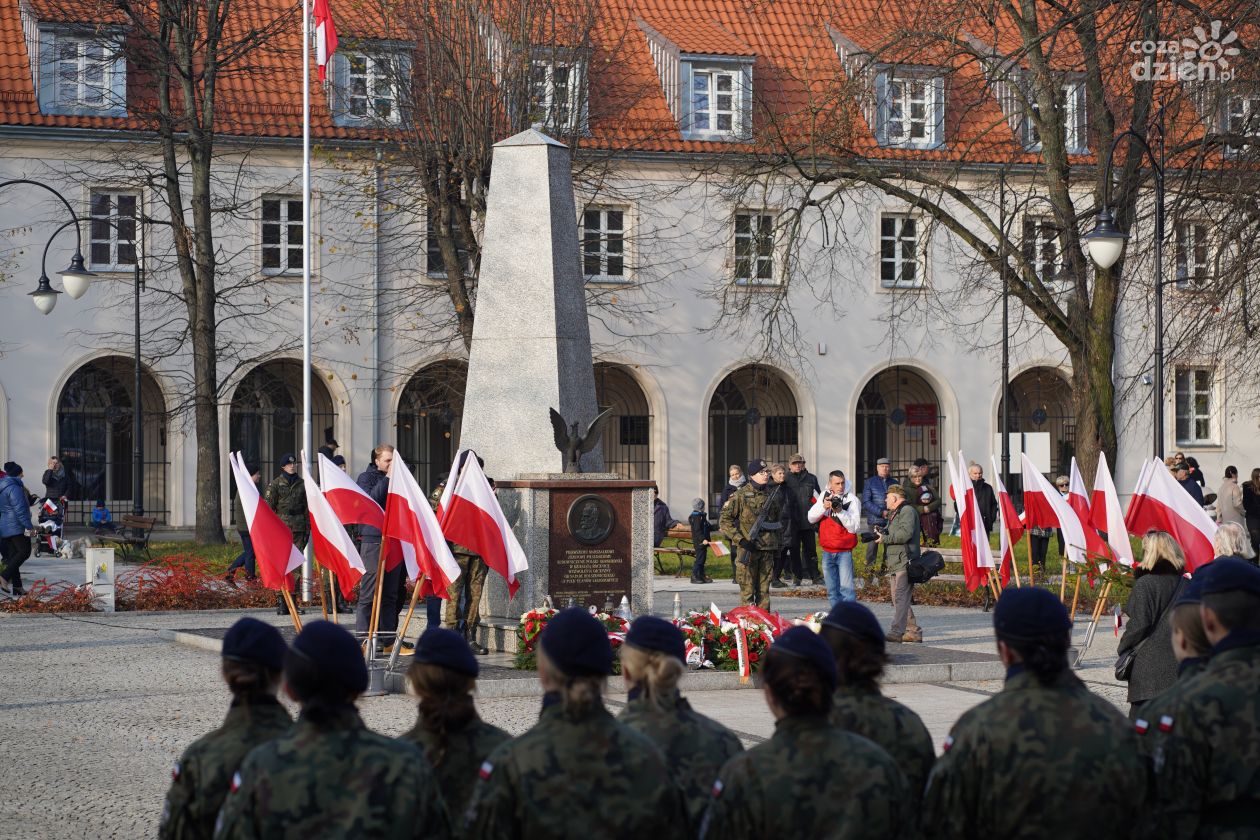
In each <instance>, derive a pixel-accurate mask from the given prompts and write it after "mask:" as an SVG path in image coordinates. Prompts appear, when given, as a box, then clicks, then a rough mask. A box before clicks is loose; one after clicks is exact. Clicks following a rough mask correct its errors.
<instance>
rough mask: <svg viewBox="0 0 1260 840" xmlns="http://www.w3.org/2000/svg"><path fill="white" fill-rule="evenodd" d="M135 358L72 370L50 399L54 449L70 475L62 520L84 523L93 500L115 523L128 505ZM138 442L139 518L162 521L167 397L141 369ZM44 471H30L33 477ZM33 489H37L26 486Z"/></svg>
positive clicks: (128, 509)
mask: <svg viewBox="0 0 1260 840" xmlns="http://www.w3.org/2000/svg"><path fill="white" fill-rule="evenodd" d="M135 390H136V375H135V360H134V359H128V358H125V357H123V356H106V357H105V358H101V359H94V360H93V361H90V362H88V363H87V364H85V365H83V366H82V367H80V368H79V369H78V370H76V371H75V372H74V373H73V374H72V375H71V376H70V379H69V380H68V381H67V382H66V385H65V387H64V388H62V389H61V395H60V397H59V398H58V400H57V452H58V455H59V457H60V458H61V461H62V463H63V464H65V467H66V471H67V472H68V473H69V475H70V492H69V494H68V497H69V504H68V508H69V510H68V511H67V512H66V522H67V523H68V524H69V523H74V524H76V525H77V524H86V523H87V521H88V519H89V516H90V513H91V510H92V506H93V505H94V504H95V503H96V500H97V499H102V500H104V502H105V504H106V505H107V506H108V507H109V508H110V510H111V511H113V513H114V516H115V519H118V518H121V516H122V515H123V514H125V513H131V512H132V509H133V507H134V500H133V499H132V494H133V481H134V475H135V473H134V453H133V450H132V428H133V426H134V414H133V412H134V406H135ZM140 412H141V438H142V443H143V449H144V451H143V453H142V454H143V455H144V468H143V473H142V475H141V493H142V496H141V499H140V501H141V503H142V505H143V507H144V513H145V515H146V516H154V517H157V519H158V521H160V522H166V521H167V517H168V516H169V513H170V509H169V508H170V506H169V504H168V502H169V496H168V494H167V486H166V484H167V475H168V473H169V467H170V463H169V462H168V461H167V457H166V420H167V418H166V400H165V398H164V397H163V396H162V389H161V388H160V387H159V386H158V384H157V380H155V379H154V378H153V375H152V374H151V373H149V371H148V370H145V369H142V370H141V373H140ZM42 473H43V467H42V466H41V467H40V468H39V471H38V472H36V471H35V470H31V474H32V475H40V474H42ZM31 489H32V490H33V491H41V490H42V489H43V488H42V485H40V484H38V483H37V481H34V482H31Z"/></svg>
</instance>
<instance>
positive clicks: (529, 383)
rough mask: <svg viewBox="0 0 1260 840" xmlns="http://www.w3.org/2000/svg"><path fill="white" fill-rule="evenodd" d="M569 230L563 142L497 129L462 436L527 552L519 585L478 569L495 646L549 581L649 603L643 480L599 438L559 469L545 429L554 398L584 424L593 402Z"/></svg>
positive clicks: (588, 593)
mask: <svg viewBox="0 0 1260 840" xmlns="http://www.w3.org/2000/svg"><path fill="white" fill-rule="evenodd" d="M578 243H579V240H578V229H577V210H576V208H575V206H574V201H573V176H572V167H571V162H570V156H569V149H568V147H567V146H565V145H563V144H562V143H557V142H556V141H555V140H552V139H551V138H550V137H547V136H546V135H544V134H541V133H539V132H537V131H534V130H529V131H524V132H521V133H520V134H517V135H515V136H514V137H509V138H508V139H506V140H504V141H503V142H501V143H497V144H496V145H495V147H494V177H493V179H492V180H491V186H490V193H489V195H488V196H487V202H486V229H485V236H484V239H483V241H482V249H481V273H480V276H479V278H478V281H477V317H476V319H475V321H474V324H473V338H472V347H471V349H470V351H469V359H468V384H467V389H466V391H465V395H464V417H463V429H462V432H461V440H460V448H461V449H473V450H476V452H477V453H478V454H479V455H480V456H481V457H482V458H484V459H485V462H486V473H487V474H489V475H491V476H494V478H495V480H496V483H497V486H498V488H499V490H498V496H499V502H500V504H501V505H502V506H503V509H504V513H505V514H506V515H507V517H508V521H509V522H511V523H512V527H513V530H514V531H515V532H516V536H517V539H519V540H520V542H521V546H522V547H523V548H524V549H525V554H526V556H527V557H528V558H529V565H530V568H529V571H528V572H526V573H524V574H523V575H521V577H520V582H521V587H520V589H519V590H518V592H517V594H516V597H515V598H511V599H509V597H508V591H507V584H506V582H505V581H504V580H503V579H502V578H501V577H499V576H498V575H495V574H491V575H490V577H489V579H488V581H487V583H486V588H485V594H484V595H483V601H482V625H483V626H482V628H481V629H480V631H479V632H480V633H481V634H482V638H483V639H484V640H486V643H487V645H488V646H489V647H491V648H495V649H507V650H514V649H515V628H516V626H517V623H518V621H519V618H520V615H521V613H523V612H525V611H526V610H528V609H531V608H533V607H537V606H541V605H542V602H543V599H544V598H545V597H546V596H548V595H549V596H551V598H552V601H553V603H554V604H555V605H556V606H563V605H564V604H565V603H567V602H568V600H569V599H570V598H573V599H575V600H577V601H578V602H579V603H582V604H583V605H584V606H585V605H588V604H592V603H594V604H595V605H596V606H601V605H602V604H603V602H604V600H605V599H606V598H607V597H613V600H614V603H617V602H620V600H621V596H622V595H629V596H630V599H631V608H632V609H633V610H634V612H635V613H639V612H648V611H650V610H651V608H652V493H651V488H652V484H651V482H644V481H625V480H623V479H621V478H620V477H619V476H617V475H615V474H612V473H605V472H602V469H603V453H602V447H600V446H596V447H595V448H594V450H593V451H591V452H588V453H586V454H585V455H584V456H583V457H582V461H581V466H582V469H583V470H584V471H585V472H582V473H569V474H566V473H564V472H563V469H564V458H563V455H562V453H561V452H560V451H559V450H558V449H557V448H556V444H555V441H554V437H553V433H552V427H551V419H550V413H549V409H551V408H555V409H556V410H557V411H559V412H560V414H561V416H562V417H563V418H564V419H565V420H566V421H567V422H573V421H577V422H578V423H579V425H580V428H581V429H585V428H586V424H588V423H590V422H591V420H593V419H594V418H595V415H596V414H598V413H599V412H598V408H597V406H596V403H595V373H594V365H593V362H592V358H591V337H590V328H589V326H588V324H587V315H586V296H585V279H584V278H583V276H582V271H581V259H580V254H579V248H578Z"/></svg>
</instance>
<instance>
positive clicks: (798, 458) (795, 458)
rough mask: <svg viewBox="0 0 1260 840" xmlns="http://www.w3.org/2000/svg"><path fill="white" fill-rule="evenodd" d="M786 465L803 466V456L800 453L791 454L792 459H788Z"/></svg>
mask: <svg viewBox="0 0 1260 840" xmlns="http://www.w3.org/2000/svg"><path fill="white" fill-rule="evenodd" d="M788 463H789V464H803V463H805V456H804V455H803V454H802V453H800V452H793V453H792V457H791V458H788Z"/></svg>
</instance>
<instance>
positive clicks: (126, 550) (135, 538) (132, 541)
mask: <svg viewBox="0 0 1260 840" xmlns="http://www.w3.org/2000/svg"><path fill="white" fill-rule="evenodd" d="M119 524H120V525H121V526H122V530H121V531H120V532H119V533H117V534H104V535H102V536H100V537H99V538H98V539H100V541H101V542H102V543H104V544H105V545H110V546H116V547H117V548H118V550H119V551H121V552H122V559H123V560H131V559H132V558H133V557H134V558H138V557H139V556H140V553H141V552H143V553H144V556H145V558H146V559H148V560H152V559H153V555H151V554H149V536H150V535H151V534H152V533H153V526H154V525H156V524H157V517H155V516H134V515H132V514H127V515H126V516H124V517H123V518H122V519H121V520H120V522H119ZM129 532H130V533H129Z"/></svg>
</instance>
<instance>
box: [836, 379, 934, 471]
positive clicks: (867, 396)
mask: <svg viewBox="0 0 1260 840" xmlns="http://www.w3.org/2000/svg"><path fill="white" fill-rule="evenodd" d="M944 419H945V418H944V417H943V416H942V415H941V403H940V400H939V399H937V396H936V391H935V390H933V388H932V386H931V385H930V384H929V383H928V381H927V380H926V379H924V378H923V376H922V375H920V374H919V373H918V372H917V371H915V370H914V369H913V368H908V367H903V366H900V365H898V366H896V367H891V368H888V369H887V370H883V371H880V372H879V373H877V374H875V375H874V376H873V377H871V379H870V381H869V382H867V383H866V387H864V388H863V389H862V393H861V395H860V396H859V397H858V405H857V424H856V428H857V458H856V463H855V464H854V467H855V468H856V469H857V479H856V481H857V485H858V487H859V488H860V487H861V486H862V484H863V483H864V482H865V481H866V479H867V478H868V477H869V476H872V475H874V474H875V462H876V461H878V460H879V459H880V458H887V459H888V460H889V461H890V462H891V463H892V477H893V478H895V479H898V480H900V481H904V480H905V479H906V476H907V475H909V473H910V467H911V466H913V465H914V462H915V460H916V459H918V458H923V459H926V460H927V462H928V464H929V465H930V467H931V470H932V475H933V476H934V477H935V479H936V481H937V482H938V483H939V482H940V476H941V475H942V472H941V471H942V469H944V466H945V459H944V457H943V455H942V452H943V451H944V447H943V446H942V443H941V429H942V422H943V421H944Z"/></svg>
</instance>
